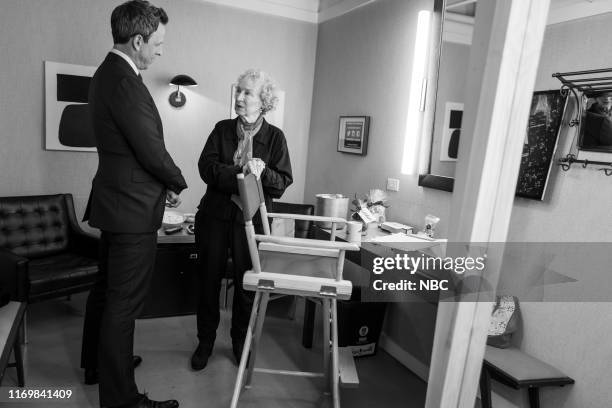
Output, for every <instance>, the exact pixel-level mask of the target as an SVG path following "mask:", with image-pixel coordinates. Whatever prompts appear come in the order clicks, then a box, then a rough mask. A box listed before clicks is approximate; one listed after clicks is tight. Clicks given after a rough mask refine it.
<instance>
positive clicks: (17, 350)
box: [13, 339, 25, 387]
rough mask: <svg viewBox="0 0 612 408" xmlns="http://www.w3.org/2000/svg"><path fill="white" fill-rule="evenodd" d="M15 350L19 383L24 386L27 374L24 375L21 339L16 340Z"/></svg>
mask: <svg viewBox="0 0 612 408" xmlns="http://www.w3.org/2000/svg"><path fill="white" fill-rule="evenodd" d="M13 352H14V357H15V368H16V369H17V385H19V386H20V387H24V386H25V376H24V375H23V353H22V352H21V342H20V341H19V339H16V340H15V345H14V347H13Z"/></svg>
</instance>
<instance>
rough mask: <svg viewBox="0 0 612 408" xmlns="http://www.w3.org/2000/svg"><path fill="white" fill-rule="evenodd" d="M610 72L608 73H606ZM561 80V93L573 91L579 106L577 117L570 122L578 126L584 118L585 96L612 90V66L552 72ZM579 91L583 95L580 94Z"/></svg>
mask: <svg viewBox="0 0 612 408" xmlns="http://www.w3.org/2000/svg"><path fill="white" fill-rule="evenodd" d="M606 74H608V75H606ZM552 76H553V77H554V78H557V79H558V80H559V81H561V89H560V90H559V92H561V95H563V96H568V95H569V93H570V92H571V93H572V94H573V96H574V99H575V101H576V106H577V107H578V109H577V112H576V117H575V118H574V119H572V120H571V121H570V123H569V126H570V127H574V126H578V125H579V124H580V119H581V118H582V110H583V106H584V103H582V102H583V101H582V100H583V99H584V98H585V97H590V96H592V95H594V94H597V93H599V92H605V91H612V68H603V69H592V70H588V71H574V72H557V73H554V74H552ZM578 92H580V93H581V95H578Z"/></svg>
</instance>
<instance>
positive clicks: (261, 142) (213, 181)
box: [191, 69, 293, 370]
mask: <svg viewBox="0 0 612 408" xmlns="http://www.w3.org/2000/svg"><path fill="white" fill-rule="evenodd" d="M275 91H276V85H275V84H274V81H273V80H272V79H271V78H270V77H269V76H268V75H267V74H266V73H264V72H262V71H260V70H253V69H250V70H247V71H246V72H245V73H244V74H242V75H240V77H238V82H237V85H236V91H235V100H236V102H235V105H234V110H235V111H236V114H237V115H238V117H237V118H235V119H227V120H222V121H221V122H218V123H217V124H216V125H215V128H214V129H213V131H212V133H211V134H210V136H209V137H208V140H207V141H206V145H205V146H204V150H203V151H202V154H201V156H200V160H199V162H198V169H199V171H200V176H201V177H202V180H204V182H205V183H206V186H207V187H206V194H204V197H202V200H201V201H200V205H199V207H198V212H197V214H196V220H195V239H196V245H197V247H198V253H199V259H200V265H201V267H200V268H199V276H198V277H199V282H198V294H199V300H198V310H197V325H198V340H199V344H198V347H197V348H196V350H195V351H194V353H193V355H192V357H191V367H192V368H193V369H194V370H202V369H203V368H204V367H206V364H207V363H208V358H209V356H210V354H211V352H212V349H213V345H214V342H215V338H216V331H217V327H218V326H219V293H220V290H221V280H222V278H223V276H224V275H225V270H226V265H227V259H228V253H229V254H231V259H232V263H233V274H234V299H233V305H232V328H231V337H232V346H233V347H232V349H233V352H234V357H235V358H236V363H238V362H239V361H240V356H241V355H242V348H243V344H244V339H245V337H246V331H247V326H248V323H249V316H250V313H251V306H252V304H253V296H252V293H251V292H245V291H244V289H243V287H242V277H243V275H244V272H245V271H246V270H249V269H250V268H251V267H252V266H251V260H250V257H249V251H248V246H247V240H246V235H245V232H244V219H243V217H242V211H241V209H240V198H239V196H238V184H237V182H236V175H237V174H238V173H245V174H248V173H253V174H255V175H256V176H257V177H259V178H260V179H261V182H262V185H263V190H264V195H265V199H266V204H267V205H268V206H269V205H270V204H271V202H272V198H280V197H281V196H282V195H283V193H284V192H285V189H286V188H287V187H288V186H289V185H290V184H291V183H292V181H293V176H292V174H291V162H290V160H289V151H288V150H287V142H286V140H285V135H284V134H283V132H282V131H281V130H280V129H278V128H277V127H275V126H272V125H271V124H269V123H268V122H266V120H265V119H264V115H265V114H266V113H267V112H269V111H271V110H273V109H274V108H275V107H276V104H277V103H278V97H277V96H276V92H275ZM256 218H257V221H259V217H256ZM253 221H254V222H255V221H256V219H255V218H254V219H253ZM255 228H256V230H258V232H261V230H262V228H261V225H257V224H256V225H255Z"/></svg>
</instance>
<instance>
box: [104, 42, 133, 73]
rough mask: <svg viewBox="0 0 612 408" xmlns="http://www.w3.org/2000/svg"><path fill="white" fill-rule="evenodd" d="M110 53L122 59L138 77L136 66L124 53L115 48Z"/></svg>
mask: <svg viewBox="0 0 612 408" xmlns="http://www.w3.org/2000/svg"><path fill="white" fill-rule="evenodd" d="M110 52H112V53H113V54H117V55H118V56H120V57H121V58H123V59H124V60H125V61H126V62H127V63H128V64H130V67H132V69H133V70H134V72H135V73H136V75H140V71H139V70H138V67H137V66H136V64H134V61H132V59H131V58H130V57H129V56H128V55H127V54H126V53H124V52H122V51H119V50H118V49H116V48H113V49H112V50H110Z"/></svg>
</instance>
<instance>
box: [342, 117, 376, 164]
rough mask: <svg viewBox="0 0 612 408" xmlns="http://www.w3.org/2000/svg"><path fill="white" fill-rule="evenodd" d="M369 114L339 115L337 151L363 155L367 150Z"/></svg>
mask: <svg viewBox="0 0 612 408" xmlns="http://www.w3.org/2000/svg"><path fill="white" fill-rule="evenodd" d="M369 128H370V117H369V116H340V124H339V126H338V151H339V152H343V153H351V154H358V155H361V156H365V155H366V153H367V152H368V131H369Z"/></svg>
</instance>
